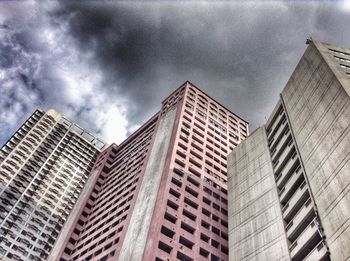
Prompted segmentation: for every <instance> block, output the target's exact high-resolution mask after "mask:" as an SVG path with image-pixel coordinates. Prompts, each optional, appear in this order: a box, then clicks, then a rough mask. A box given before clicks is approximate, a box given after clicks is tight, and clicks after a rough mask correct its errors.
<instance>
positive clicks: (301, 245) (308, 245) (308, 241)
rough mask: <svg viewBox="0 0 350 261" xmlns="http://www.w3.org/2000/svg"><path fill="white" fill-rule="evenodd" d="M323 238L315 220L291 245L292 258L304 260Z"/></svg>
mask: <svg viewBox="0 0 350 261" xmlns="http://www.w3.org/2000/svg"><path fill="white" fill-rule="evenodd" d="M321 240H322V236H321V233H320V232H319V230H318V226H317V224H316V221H315V220H313V221H312V222H311V223H310V225H309V226H308V227H307V228H306V229H305V230H304V231H303V232H302V233H301V234H300V236H299V237H298V238H297V240H296V241H295V242H294V243H293V244H292V245H291V246H290V248H289V249H290V255H291V258H292V260H293V261H294V260H295V261H297V260H303V259H304V258H305V257H306V256H308V255H309V254H310V253H311V252H312V251H313V249H314V248H315V246H317V245H318V244H319V242H320V241H321Z"/></svg>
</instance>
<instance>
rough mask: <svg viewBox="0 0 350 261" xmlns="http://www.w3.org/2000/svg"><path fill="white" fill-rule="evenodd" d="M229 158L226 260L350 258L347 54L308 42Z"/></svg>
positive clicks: (349, 78)
mask: <svg viewBox="0 0 350 261" xmlns="http://www.w3.org/2000/svg"><path fill="white" fill-rule="evenodd" d="M307 43H308V45H309V46H308V48H307V49H306V51H305V53H304V55H303V57H302V58H301V60H300V62H299V64H298V65H297V67H296V69H295V71H294V72H293V74H292V76H291V78H290V79H289V81H288V83H287V85H286V87H285V88H284V90H283V91H282V93H281V95H280V100H279V101H278V103H277V105H276V107H275V109H274V111H273V112H272V114H271V116H270V117H269V119H268V121H267V122H266V124H265V125H264V126H262V127H260V128H258V129H257V130H256V131H254V132H253V133H252V134H251V135H250V137H249V138H248V139H246V140H245V141H244V142H242V143H241V144H240V145H238V147H237V148H235V149H234V150H233V152H232V153H231V154H230V155H229V158H228V165H229V166H228V177H229V178H228V179H229V182H228V184H229V185H228V187H229V188H228V190H229V202H230V204H229V231H230V233H229V238H230V247H229V253H230V260H347V259H349V258H350V248H349V246H350V193H349V192H350V190H349V187H350V160H349V159H350V50H349V49H345V48H340V47H336V46H332V45H329V44H323V43H319V42H315V41H312V40H308V41H307Z"/></svg>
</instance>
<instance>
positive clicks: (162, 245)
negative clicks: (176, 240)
mask: <svg viewBox="0 0 350 261" xmlns="http://www.w3.org/2000/svg"><path fill="white" fill-rule="evenodd" d="M158 248H159V249H161V250H163V251H164V252H167V253H168V254H170V253H171V250H172V249H173V248H172V247H171V246H168V245H167V244H165V243H163V242H162V241H159V244H158Z"/></svg>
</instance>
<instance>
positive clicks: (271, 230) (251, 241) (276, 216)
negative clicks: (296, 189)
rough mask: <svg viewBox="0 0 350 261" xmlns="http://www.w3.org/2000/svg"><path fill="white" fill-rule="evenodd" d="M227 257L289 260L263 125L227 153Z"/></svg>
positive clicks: (233, 258)
mask: <svg viewBox="0 0 350 261" xmlns="http://www.w3.org/2000/svg"><path fill="white" fill-rule="evenodd" d="M228 192H229V258H230V260H232V261H235V260H289V252H288V247H287V241H286V238H285V233H284V227H283V223H282V222H283V221H282V214H281V209H280V204H279V200H278V197H277V190H276V185H275V180H274V177H273V171H272V165H271V159H270V154H269V151H268V149H267V141H266V134H265V129H264V128H263V127H261V128H259V129H257V130H256V131H255V132H253V133H252V134H251V135H250V136H249V138H248V139H247V140H245V141H243V142H242V143H241V144H239V145H238V146H237V147H236V148H235V149H234V150H233V152H232V153H231V154H230V155H229V157H228Z"/></svg>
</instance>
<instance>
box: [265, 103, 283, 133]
mask: <svg viewBox="0 0 350 261" xmlns="http://www.w3.org/2000/svg"><path fill="white" fill-rule="evenodd" d="M283 116H285V114H284V111H283V110H282V111H281V112H280V113H279V115H278V116H277V117H276V119H274V122H273V124H272V125H271V127H270V128H269V129H270V130H271V131H270V133H269V135H268V139H270V137H271V136H272V135H273V133H274V132H275V131H276V128H277V127H278V125H279V124H280V122H281V120H282V118H283Z"/></svg>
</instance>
